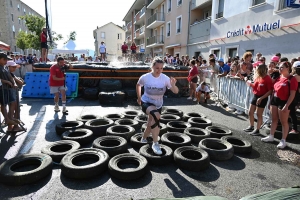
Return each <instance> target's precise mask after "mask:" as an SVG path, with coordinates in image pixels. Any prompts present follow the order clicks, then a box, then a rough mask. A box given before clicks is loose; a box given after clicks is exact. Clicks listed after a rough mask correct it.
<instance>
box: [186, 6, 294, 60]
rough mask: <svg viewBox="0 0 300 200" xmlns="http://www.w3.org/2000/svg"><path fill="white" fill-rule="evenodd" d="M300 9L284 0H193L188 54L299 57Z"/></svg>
mask: <svg viewBox="0 0 300 200" xmlns="http://www.w3.org/2000/svg"><path fill="white" fill-rule="evenodd" d="M299 22H300V9H299V8H287V0H239V1H236V0H226V1H225V0H192V1H191V20H190V34H189V40H188V52H189V55H190V56H194V55H196V56H197V55H202V56H204V57H205V58H208V55H209V54H210V53H213V54H215V55H216V56H217V57H219V58H220V57H222V58H224V59H227V58H228V57H234V56H237V55H238V56H240V57H241V56H242V55H243V54H244V53H245V52H246V51H250V52H252V53H253V54H256V53H258V52H260V53H262V54H263V55H264V56H265V57H266V58H267V60H270V58H271V57H272V56H273V55H274V54H275V53H277V52H280V53H281V54H282V56H284V57H288V58H289V59H291V58H293V57H298V56H299V55H300V48H299V45H297V44H296V43H295V41H297V39H296V38H300V23H299Z"/></svg>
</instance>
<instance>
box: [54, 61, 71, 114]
mask: <svg viewBox="0 0 300 200" xmlns="http://www.w3.org/2000/svg"><path fill="white" fill-rule="evenodd" d="M66 64H69V63H67V62H66V61H65V60H64V58H63V57H58V58H57V64H54V65H52V66H51V67H50V76H49V86H50V93H51V94H54V95H55V96H54V103H55V106H54V111H55V112H59V111H60V110H59V105H58V104H59V94H61V100H62V106H63V110H62V112H63V113H64V114H66V113H67V112H68V111H67V109H66V100H67V97H66V90H67V88H66V85H65V80H66V78H65V70H66V68H67V69H69V68H73V66H72V65H71V64H69V66H67V65H66Z"/></svg>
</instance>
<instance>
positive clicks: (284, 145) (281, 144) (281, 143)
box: [277, 140, 286, 149]
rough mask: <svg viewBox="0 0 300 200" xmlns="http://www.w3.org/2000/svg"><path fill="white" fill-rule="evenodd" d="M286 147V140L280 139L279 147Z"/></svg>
mask: <svg viewBox="0 0 300 200" xmlns="http://www.w3.org/2000/svg"><path fill="white" fill-rule="evenodd" d="M285 147H286V142H285V140H280V142H279V144H278V145H277V148H278V149H284V148H285Z"/></svg>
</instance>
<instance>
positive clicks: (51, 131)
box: [45, 113, 67, 142]
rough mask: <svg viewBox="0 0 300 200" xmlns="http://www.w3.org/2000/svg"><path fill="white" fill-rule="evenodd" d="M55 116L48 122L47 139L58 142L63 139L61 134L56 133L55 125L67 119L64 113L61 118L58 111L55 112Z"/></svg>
mask: <svg viewBox="0 0 300 200" xmlns="http://www.w3.org/2000/svg"><path fill="white" fill-rule="evenodd" d="M53 118H54V119H53V120H49V121H48V122H47V124H46V134H45V139H46V141H48V142H56V141H58V140H60V139H61V138H60V136H59V135H57V134H56V131H55V126H56V125H57V124H59V123H61V122H65V121H67V120H66V116H65V115H63V116H62V118H61V119H59V116H58V114H57V113H55V114H54V116H53Z"/></svg>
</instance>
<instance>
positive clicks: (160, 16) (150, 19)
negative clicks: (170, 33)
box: [147, 12, 165, 25]
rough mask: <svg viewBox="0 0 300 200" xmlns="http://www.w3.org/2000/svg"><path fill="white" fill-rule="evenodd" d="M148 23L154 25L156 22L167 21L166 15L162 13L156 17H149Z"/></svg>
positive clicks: (156, 14)
mask: <svg viewBox="0 0 300 200" xmlns="http://www.w3.org/2000/svg"><path fill="white" fill-rule="evenodd" d="M147 21H148V25H150V24H152V23H153V22H155V21H165V14H164V13H160V12H158V13H155V14H154V15H152V16H151V17H149V19H148V20H147Z"/></svg>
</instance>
